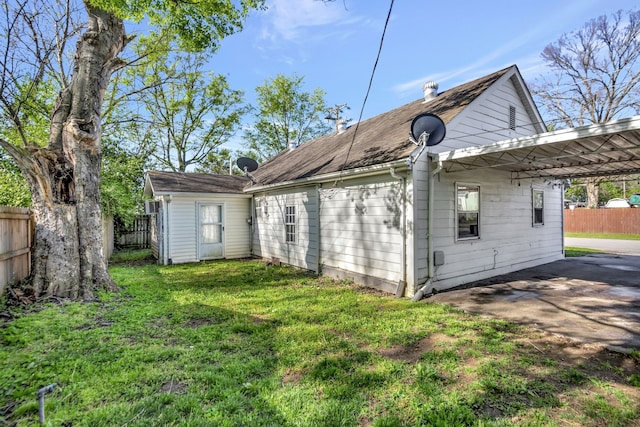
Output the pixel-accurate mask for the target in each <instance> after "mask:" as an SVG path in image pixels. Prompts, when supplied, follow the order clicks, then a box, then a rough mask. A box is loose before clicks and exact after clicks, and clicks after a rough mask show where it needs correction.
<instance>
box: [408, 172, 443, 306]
mask: <svg viewBox="0 0 640 427" xmlns="http://www.w3.org/2000/svg"><path fill="white" fill-rule="evenodd" d="M441 170H442V160H438V166H437V167H436V168H435V169H434V170H432V171H431V173H430V174H429V206H427V215H428V217H427V251H428V252H427V262H428V263H429V266H428V274H429V278H428V279H427V282H426V283H425V284H424V285H423V286H422V287H421V288H420V289H419V290H418V292H416V293H415V295H414V296H413V298H412V301H420V300H421V299H422V298H423V297H424V295H425V294H426V293H427V291H428V290H429V289H430V288H431V286H432V285H433V212H434V206H433V205H434V201H435V194H434V193H435V192H434V191H433V187H434V181H435V177H436V175H437V174H439V173H440V171H441Z"/></svg>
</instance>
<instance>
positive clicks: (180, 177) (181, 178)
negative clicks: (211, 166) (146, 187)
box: [147, 171, 250, 194]
mask: <svg viewBox="0 0 640 427" xmlns="http://www.w3.org/2000/svg"><path fill="white" fill-rule="evenodd" d="M147 176H148V179H149V181H150V183H151V187H152V189H153V192H154V193H156V194H158V193H165V194H173V193H226V194H243V191H242V189H243V188H244V187H245V186H246V185H247V184H248V183H249V182H250V181H249V179H248V178H246V177H244V176H235V175H215V174H207V173H190V172H165V171H149V172H147Z"/></svg>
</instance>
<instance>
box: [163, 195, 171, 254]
mask: <svg viewBox="0 0 640 427" xmlns="http://www.w3.org/2000/svg"><path fill="white" fill-rule="evenodd" d="M171 199H172V197H171V195H170V194H169V195H167V196H164V197H163V198H162V201H163V202H164V209H163V210H162V223H163V224H164V227H163V228H164V230H163V233H164V239H162V240H163V242H162V246H163V249H162V251H163V254H162V263H163V264H164V265H168V264H169V203H171Z"/></svg>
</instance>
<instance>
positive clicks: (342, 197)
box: [146, 66, 640, 299]
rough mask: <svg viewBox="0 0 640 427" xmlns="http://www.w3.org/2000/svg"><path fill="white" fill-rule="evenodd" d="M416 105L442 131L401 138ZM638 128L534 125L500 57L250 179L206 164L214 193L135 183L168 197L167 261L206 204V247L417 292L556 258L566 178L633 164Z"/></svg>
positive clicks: (182, 247)
mask: <svg viewBox="0 0 640 427" xmlns="http://www.w3.org/2000/svg"><path fill="white" fill-rule="evenodd" d="M423 113H431V114H434V115H437V116H438V117H440V118H441V119H442V121H443V122H444V123H445V124H446V135H445V137H444V140H443V141H442V142H441V143H440V144H438V145H435V146H427V145H425V144H416V143H415V142H413V141H412V140H411V139H410V138H409V134H410V126H411V123H412V121H413V119H414V118H415V117H417V116H419V115H420V114H423ZM638 129H640V118H631V119H629V120H626V121H624V120H623V121H620V122H619V123H612V124H607V125H594V126H591V127H585V128H577V129H570V130H564V131H558V132H551V133H545V130H546V128H545V125H544V123H543V120H542V118H541V116H540V114H539V112H538V110H537V108H536V106H535V104H534V102H533V100H532V98H531V95H530V93H529V91H528V89H527V87H526V85H525V83H524V81H523V79H522V76H521V75H520V73H519V71H518V69H517V67H516V66H511V67H508V68H505V69H503V70H500V71H497V72H495V73H492V74H490V75H488V76H485V77H482V78H479V79H476V80H474V81H471V82H468V83H465V84H462V85H460V86H457V87H454V88H452V89H449V90H446V91H444V92H442V93H437V85H435V84H432V83H429V84H426V85H425V96H424V98H423V99H419V100H417V101H415V102H412V103H409V104H406V105H404V106H401V107H399V108H397V109H394V110H391V111H389V112H386V113H383V114H380V115H378V116H375V117H373V118H371V119H368V120H365V121H363V122H361V123H359V124H357V125H354V126H351V127H349V128H348V129H346V130H340V131H339V132H338V133H334V134H331V135H325V136H323V137H320V138H318V139H316V140H313V141H310V142H307V143H304V144H302V145H300V146H299V147H295V148H292V149H289V150H287V151H284V152H282V153H280V154H278V155H277V156H275V157H274V158H272V159H270V160H268V161H267V162H265V163H263V164H262V165H260V166H259V167H258V169H257V170H255V171H253V172H251V173H250V174H249V178H250V181H240V180H239V179H238V180H236V179H235V178H233V182H234V185H230V183H229V182H226V183H225V182H224V180H228V179H229V178H230V177H229V176H227V177H226V178H223V176H220V175H210V176H209V179H211V180H212V181H211V182H212V183H216V185H215V188H216V191H217V192H211V194H208V193H207V192H205V188H204V186H203V187H202V188H201V190H202V191H198V192H195V191H193V188H192V187H190V186H185V187H189V188H188V189H187V190H185V191H184V192H183V193H181V194H178V193H179V192H178V191H176V190H179V189H178V188H168V187H165V189H164V190H163V191H162V192H161V191H159V186H158V185H156V184H154V181H155V180H156V178H155V177H157V176H158V175H154V174H158V173H149V174H148V176H147V187H146V193H147V194H148V195H150V196H152V197H154V198H155V199H156V200H158V201H161V204H162V205H163V206H165V207H168V210H166V209H165V214H166V215H167V218H166V219H165V223H166V224H169V230H168V232H167V231H166V230H165V231H164V233H165V234H166V235H167V236H168V240H169V241H168V242H167V241H165V242H164V245H165V247H166V248H167V249H166V250H165V252H164V254H165V255H164V257H163V258H160V259H161V260H162V262H164V263H167V262H168V260H171V261H172V262H174V263H176V262H188V261H194V260H198V259H206V258H202V254H203V253H205V254H207V252H206V251H204V250H203V249H202V247H201V245H202V239H203V238H202V237H198V236H199V234H198V233H197V232H196V231H197V230H198V229H199V227H200V228H201V225H198V224H201V223H202V219H201V216H198V215H197V212H198V211H199V210H201V206H202V205H203V204H204V205H208V204H210V203H212V204H213V205H214V206H216V205H217V206H222V207H221V208H220V209H221V211H220V212H222V214H221V216H220V217H215V218H219V219H220V218H221V221H220V222H219V223H217V224H218V226H219V228H218V230H219V232H220V233H221V237H220V239H221V242H222V249H221V251H220V250H218V251H217V252H215V253H214V254H213V255H211V254H209V257H226V258H232V257H236V256H244V255H249V254H251V255H252V256H259V257H264V258H267V259H277V260H279V261H280V262H283V263H286V264H290V265H293V266H297V267H300V268H304V269H308V270H312V271H315V272H317V273H322V274H328V275H334V276H337V277H344V278H351V279H353V280H355V281H356V282H359V283H362V284H365V285H368V286H372V287H375V288H378V289H381V290H384V291H387V292H392V293H396V294H397V295H405V296H414V298H416V299H417V298H419V297H421V296H422V295H424V294H425V293H428V292H430V291H431V290H433V289H437V290H443V289H448V288H451V287H455V286H458V285H461V284H464V283H467V282H470V281H474V280H479V279H484V278H488V277H492V276H495V275H499V274H504V273H507V272H511V271H515V270H519V269H523V268H527V267H530V266H535V265H541V264H545V263H548V262H552V261H555V260H559V259H562V258H563V257H564V253H563V250H564V249H563V248H564V245H563V224H562V219H563V211H562V208H563V203H562V202H563V200H562V195H563V184H564V182H565V178H566V177H568V176H591V175H595V174H599V173H600V172H601V171H602V168H603V166H602V164H603V163H606V164H608V163H614V164H615V162H616V161H620V162H622V161H627V163H628V162H629V161H630V160H633V161H636V162H637V164H636V168H637V170H640V151H638V145H637V142H636V145H635V147H636V148H635V151H634V150H630V149H629V147H628V146H627V147H623V146H624V144H625V141H627V142H626V143H627V145H629V144H631V143H629V142H628V141H629V139H630V138H629V136H630V135H633V136H634V137H635V140H636V141H637V140H638ZM620 135H622V136H623V137H622V138H620ZM624 136H626V137H624ZM620 147H622V148H626V150H623V149H622V148H620ZM618 148H620V149H619V150H618ZM606 150H608V151H606ZM612 152H616V153H617V156H618V157H617V158H616V159H613V158H612V157H611V154H610V153H612ZM607 156H608V157H607ZM624 156H627V157H628V158H627V159H625V158H623V157H624ZM632 158H633V159H632ZM612 167H615V165H614V166H612ZM605 168H606V167H605ZM181 179H184V180H185V181H186V180H188V179H189V174H185V175H184V176H183V177H182V178H181ZM218 180H220V181H218ZM236 184H237V186H236ZM156 187H157V188H156ZM169 190H170V191H169ZM176 202H178V203H176ZM229 211H233V214H230V213H229ZM175 215H180V216H179V217H177V216H175ZM232 222H233V224H232ZM249 223H250V227H249ZM177 228H178V229H177ZM249 231H251V232H249ZM232 233H233V236H232V235H231V234H232ZM235 233H238V234H235ZM198 239H200V241H199V240H198ZM231 242H234V246H233V247H234V249H233V250H232V249H231V247H229V245H230V244H231ZM247 245H249V246H247Z"/></svg>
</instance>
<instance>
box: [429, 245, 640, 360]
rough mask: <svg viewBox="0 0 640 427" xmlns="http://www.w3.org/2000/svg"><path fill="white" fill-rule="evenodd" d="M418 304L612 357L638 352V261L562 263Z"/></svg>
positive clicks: (594, 258)
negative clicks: (592, 347)
mask: <svg viewBox="0 0 640 427" xmlns="http://www.w3.org/2000/svg"><path fill="white" fill-rule="evenodd" d="M424 301H426V302H440V303H446V304H450V305H453V306H455V307H458V308H460V309H462V310H463V311H465V312H469V313H475V314H481V315H486V316H490V317H493V318H499V319H504V320H508V321H511V322H514V323H520V324H524V325H528V326H532V327H535V328H538V329H541V330H544V331H547V332H550V333H553V334H557V335H561V336H566V337H569V338H572V339H574V340H577V341H580V342H585V343H595V344H600V345H602V346H604V347H606V348H608V349H611V350H615V351H623V352H629V351H631V350H634V349H635V350H639V349H640V256H631V255H621V254H594V255H588V256H583V257H577V258H566V259H564V260H562V261H556V262H553V263H550V264H545V265H542V266H538V267H534V268H529V269H526V270H521V271H518V272H514V273H511V274H507V275H502V276H498V277H494V278H491V279H487V280H482V281H478V282H473V283H470V284H468V285H465V286H463V287H460V288H456V289H453V290H450V291H446V292H440V293H437V294H435V295H432V296H430V297H428V298H426V299H425V300H424Z"/></svg>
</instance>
